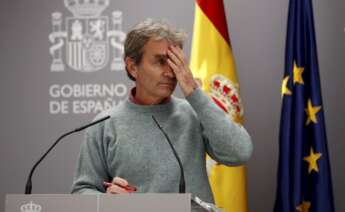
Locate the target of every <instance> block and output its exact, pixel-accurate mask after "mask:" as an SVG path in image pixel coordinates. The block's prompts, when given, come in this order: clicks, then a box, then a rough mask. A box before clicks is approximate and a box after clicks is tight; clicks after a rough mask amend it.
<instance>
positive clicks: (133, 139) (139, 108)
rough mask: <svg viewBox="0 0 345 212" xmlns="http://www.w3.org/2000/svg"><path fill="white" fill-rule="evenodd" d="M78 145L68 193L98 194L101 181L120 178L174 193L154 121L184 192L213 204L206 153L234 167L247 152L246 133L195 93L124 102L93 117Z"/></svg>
mask: <svg viewBox="0 0 345 212" xmlns="http://www.w3.org/2000/svg"><path fill="white" fill-rule="evenodd" d="M105 115H111V118H110V119H108V120H106V121H105V122H102V123H100V124H98V125H95V126H93V127H90V128H89V129H88V130H87V132H86V135H85V141H84V142H83V144H82V146H81V151H80V156H79V160H78V163H77V169H76V174H75V178H74V182H73V185H72V193H104V192H105V188H104V187H103V181H107V182H109V181H110V182H111V181H112V179H113V178H114V177H116V176H119V177H121V178H124V179H126V180H127V181H128V182H129V184H130V185H133V186H135V187H136V188H137V189H138V190H137V192H140V193H148V192H149V193H178V190H179V179H180V168H179V166H178V163H177V160H176V159H175V157H174V155H173V152H172V149H171V148H170V146H169V144H168V142H167V141H166V138H165V137H164V135H163V133H162V132H161V131H160V130H159V128H158V127H157V125H156V124H155V123H154V120H153V119H152V116H154V117H155V118H156V119H157V121H158V122H159V123H160V125H161V126H162V128H163V129H164V131H165V132H166V133H167V134H168V136H169V138H170V140H171V141H172V144H173V146H174V147H175V149H176V151H177V153H178V155H179V157H180V158H181V161H182V165H183V168H184V172H185V180H186V192H187V193H192V194H195V195H197V196H198V197H200V198H201V199H202V200H204V201H207V202H214V200H213V195H212V192H211V188H210V184H209V182H208V177H207V172H206V162H205V155H206V153H208V154H209V155H210V156H211V157H212V158H213V159H214V160H216V161H217V162H219V163H221V164H225V165H229V166H237V165H241V164H243V163H244V162H246V161H247V160H248V159H249V158H250V156H251V153H252V149H253V147H252V142H251V139H250V136H249V134H248V133H247V131H246V130H245V129H244V128H243V127H242V126H240V125H238V124H236V123H234V122H232V121H231V120H230V119H229V117H228V116H227V115H226V114H225V113H224V112H223V111H222V110H221V109H219V108H218V107H217V106H216V105H215V104H214V103H213V101H212V100H211V99H210V98H209V97H208V96H207V95H206V94H205V93H204V92H203V91H202V90H201V89H200V88H198V89H196V90H195V91H194V92H193V93H192V94H191V95H189V96H188V97H186V98H185V99H179V98H175V97H172V98H171V101H169V102H168V103H165V104H160V105H137V104H134V103H132V102H131V101H129V100H127V101H125V102H123V103H121V104H119V105H118V106H116V107H115V108H113V109H112V110H110V111H108V112H104V113H101V114H99V115H98V116H97V117H96V119H97V118H100V117H102V116H105Z"/></svg>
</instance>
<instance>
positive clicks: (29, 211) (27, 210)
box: [20, 201, 42, 212]
mask: <svg viewBox="0 0 345 212" xmlns="http://www.w3.org/2000/svg"><path fill="white" fill-rule="evenodd" d="M41 210H42V206H40V205H38V204H35V203H33V202H32V201H31V202H30V203H27V204H24V205H21V206H20V211H21V212H40V211H41Z"/></svg>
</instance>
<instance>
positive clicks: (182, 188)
mask: <svg viewBox="0 0 345 212" xmlns="http://www.w3.org/2000/svg"><path fill="white" fill-rule="evenodd" d="M152 119H153V120H154V122H155V123H156V125H157V126H158V128H159V129H160V130H161V131H162V133H163V135H164V136H165V138H166V140H167V141H168V143H169V145H170V147H171V149H172V151H173V153H174V156H175V158H176V160H177V162H178V165H179V167H180V172H181V175H180V184H179V193H186V183H185V178H184V170H183V166H182V163H181V160H180V157H179V156H178V154H177V152H176V150H175V148H174V146H173V145H172V143H171V141H170V139H169V136H168V134H167V133H166V132H165V131H164V130H163V128H162V127H161V126H160V125H159V123H158V121H157V120H156V119H155V117H154V116H152Z"/></svg>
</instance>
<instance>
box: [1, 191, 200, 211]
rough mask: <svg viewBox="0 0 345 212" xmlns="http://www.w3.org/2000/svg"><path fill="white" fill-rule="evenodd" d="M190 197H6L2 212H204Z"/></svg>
mask: <svg viewBox="0 0 345 212" xmlns="http://www.w3.org/2000/svg"><path fill="white" fill-rule="evenodd" d="M191 198H192V196H191V194H153V193H152V194H151V193H146V194H121V195H107V194H83V195H79V194H32V195H24V194H9V195H6V203H5V212H190V211H193V212H194V211H195V212H204V211H206V210H204V209H203V208H201V207H199V206H196V205H194V204H192V203H191Z"/></svg>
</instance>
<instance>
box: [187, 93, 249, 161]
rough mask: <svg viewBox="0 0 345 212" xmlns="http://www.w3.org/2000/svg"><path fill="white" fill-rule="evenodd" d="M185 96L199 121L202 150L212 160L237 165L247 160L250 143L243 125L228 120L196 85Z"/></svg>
mask: <svg viewBox="0 0 345 212" xmlns="http://www.w3.org/2000/svg"><path fill="white" fill-rule="evenodd" d="M186 100H187V101H188V102H189V104H190V105H191V106H192V108H193V109H194V111H195V112H196V114H197V116H198V118H199V120H200V122H201V128H202V133H203V137H204V143H205V146H206V151H207V153H208V154H209V155H210V156H211V157H212V158H213V159H214V160H215V161H217V162H219V163H222V164H225V165H229V166H230V165H231V166H237V165H241V164H243V163H245V162H246V161H248V160H249V158H250V157H251V154H252V151H253V145H252V141H251V138H250V136H249V134H248V132H247V131H246V130H245V129H244V127H243V126H241V125H239V124H237V123H235V122H232V121H231V120H230V119H229V117H228V116H227V115H226V114H225V112H224V111H222V110H221V109H220V108H219V107H218V106H217V105H216V104H215V103H214V102H213V101H212V100H211V99H210V98H209V97H208V96H207V95H206V94H205V93H204V92H203V91H202V90H201V89H200V88H197V89H196V90H195V91H194V92H193V93H192V94H191V95H189V96H187V97H186Z"/></svg>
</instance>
